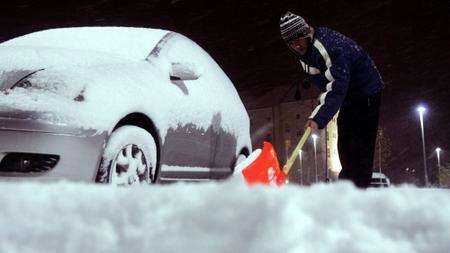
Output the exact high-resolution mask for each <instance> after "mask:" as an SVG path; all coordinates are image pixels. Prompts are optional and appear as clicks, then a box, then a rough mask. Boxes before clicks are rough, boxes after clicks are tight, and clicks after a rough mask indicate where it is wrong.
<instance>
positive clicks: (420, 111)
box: [417, 106, 428, 187]
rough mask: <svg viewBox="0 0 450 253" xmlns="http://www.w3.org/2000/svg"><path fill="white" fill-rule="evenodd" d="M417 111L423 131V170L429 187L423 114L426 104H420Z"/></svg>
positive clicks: (426, 185)
mask: <svg viewBox="0 0 450 253" xmlns="http://www.w3.org/2000/svg"><path fill="white" fill-rule="evenodd" d="M417 111H418V112H419V117H420V130H421V133H422V154H423V170H424V180H425V187H428V169H427V157H426V151H425V131H424V124H423V115H424V114H425V112H426V111H427V109H426V108H425V107H424V106H419V107H417Z"/></svg>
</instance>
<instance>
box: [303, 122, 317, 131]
mask: <svg viewBox="0 0 450 253" xmlns="http://www.w3.org/2000/svg"><path fill="white" fill-rule="evenodd" d="M308 127H310V128H311V130H313V132H315V131H318V130H319V125H317V123H316V122H315V121H314V120H312V119H309V120H308V121H306V124H305V129H306V128H308Z"/></svg>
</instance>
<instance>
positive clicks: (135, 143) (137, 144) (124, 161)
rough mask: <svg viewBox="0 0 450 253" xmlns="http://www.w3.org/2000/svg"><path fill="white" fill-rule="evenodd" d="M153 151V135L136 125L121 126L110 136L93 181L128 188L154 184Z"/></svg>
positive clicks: (154, 164) (154, 155)
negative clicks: (142, 184)
mask: <svg viewBox="0 0 450 253" xmlns="http://www.w3.org/2000/svg"><path fill="white" fill-rule="evenodd" d="M156 158H157V149H156V143H155V140H154V138H153V136H152V135H151V134H150V133H149V132H147V131H146V130H145V129H143V128H140V127H136V126H122V127H119V128H118V129H116V130H115V131H114V132H113V133H112V134H111V136H110V138H109V140H108V143H107V145H106V147H105V150H104V151H103V156H102V162H101V165H100V168H99V171H98V173H97V178H96V181H97V182H99V183H110V184H112V185H116V186H130V185H137V184H141V183H151V182H154V181H155V174H156V162H157V161H156Z"/></svg>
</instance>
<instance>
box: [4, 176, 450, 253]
mask: <svg viewBox="0 0 450 253" xmlns="http://www.w3.org/2000/svg"><path fill="white" fill-rule="evenodd" d="M240 180H241V178H235V179H234V181H233V180H230V181H228V182H223V183H202V184H199V183H197V184H183V183H178V184H171V185H165V186H151V187H138V188H131V189H130V188H114V187H110V186H105V185H93V184H78V183H69V182H59V183H50V184H38V183H21V184H18V183H1V184H0V191H1V192H3V193H14V194H1V195H0V203H2V208H0V227H1V229H0V236H1V238H2V243H1V244H0V252H35V253H52V252H58V253H59V252H90V253H96V252H110V253H114V252H198V253H201V252H249V253H251V252H257V253H260V252H342V253H348V252H367V253H371V252H373V253H375V252H376V253H378V252H402V253H410V252H411V253H413V252H450V243H449V241H448V239H449V238H450V229H449V228H450V212H449V210H450V194H449V192H448V190H442V189H441V190H439V189H417V188H414V187H411V186H402V187H399V188H386V189H384V188H383V189H368V190H366V191H362V190H358V189H356V188H354V187H353V186H351V185H350V184H346V183H338V184H328V185H323V184H320V185H315V186H312V187H304V188H301V187H296V186H286V187H282V188H269V187H265V188H263V187H254V188H249V187H247V186H245V185H243V183H242V182H241V181H240Z"/></svg>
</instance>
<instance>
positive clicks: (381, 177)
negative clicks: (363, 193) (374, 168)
mask: <svg viewBox="0 0 450 253" xmlns="http://www.w3.org/2000/svg"><path fill="white" fill-rule="evenodd" d="M390 185H391V181H390V180H389V178H388V177H387V176H386V175H385V174H383V173H380V172H373V173H372V181H371V182H370V186H372V187H389V186H390Z"/></svg>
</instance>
